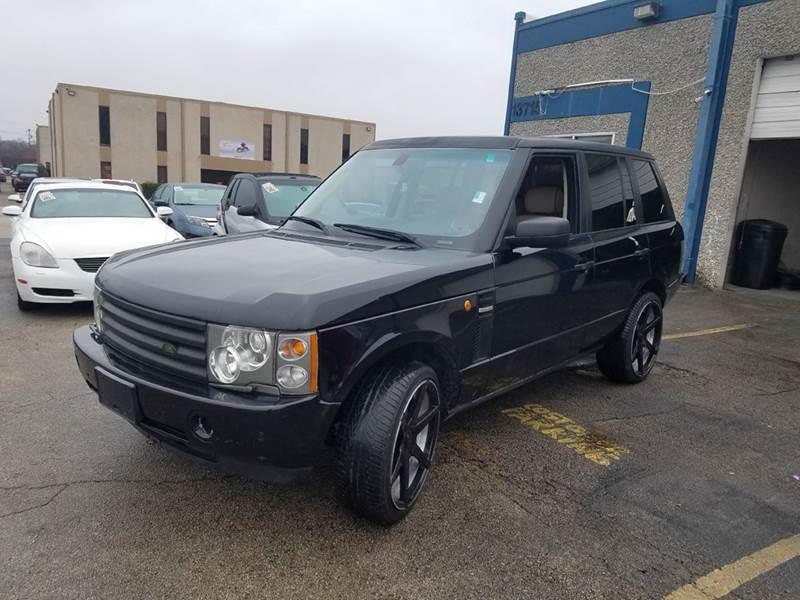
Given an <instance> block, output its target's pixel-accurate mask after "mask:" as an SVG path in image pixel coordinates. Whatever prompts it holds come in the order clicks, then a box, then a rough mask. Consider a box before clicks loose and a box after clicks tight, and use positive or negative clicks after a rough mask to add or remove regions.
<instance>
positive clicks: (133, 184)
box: [92, 179, 144, 195]
mask: <svg viewBox="0 0 800 600" xmlns="http://www.w3.org/2000/svg"><path fill="white" fill-rule="evenodd" d="M92 181H99V182H100V183H110V184H111V185H124V186H126V187H129V188H133V189H134V190H136V191H137V192H139V193H140V194H142V186H141V185H139V184H138V183H136V182H135V181H133V180H131V179H92ZM142 195H144V194H142Z"/></svg>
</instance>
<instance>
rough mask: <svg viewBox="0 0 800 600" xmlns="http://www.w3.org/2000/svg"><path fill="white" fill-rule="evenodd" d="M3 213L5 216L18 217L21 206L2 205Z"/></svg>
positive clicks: (20, 212)
mask: <svg viewBox="0 0 800 600" xmlns="http://www.w3.org/2000/svg"><path fill="white" fill-rule="evenodd" d="M3 214H4V215H6V216H7V217H18V216H20V215H21V214H22V207H21V206H4V207H3Z"/></svg>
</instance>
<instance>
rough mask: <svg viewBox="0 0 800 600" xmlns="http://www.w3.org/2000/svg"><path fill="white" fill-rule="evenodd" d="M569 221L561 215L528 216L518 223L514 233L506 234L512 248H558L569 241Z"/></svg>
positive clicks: (507, 241)
mask: <svg viewBox="0 0 800 600" xmlns="http://www.w3.org/2000/svg"><path fill="white" fill-rule="evenodd" d="M569 236H570V226H569V221H567V220H566V219H563V218H561V217H528V218H526V219H523V220H522V221H519V222H518V223H517V228H516V231H515V232H514V235H509V236H506V238H505V239H506V243H508V245H509V246H511V247H512V248H522V247H528V248H558V247H560V246H564V245H566V244H567V242H569Z"/></svg>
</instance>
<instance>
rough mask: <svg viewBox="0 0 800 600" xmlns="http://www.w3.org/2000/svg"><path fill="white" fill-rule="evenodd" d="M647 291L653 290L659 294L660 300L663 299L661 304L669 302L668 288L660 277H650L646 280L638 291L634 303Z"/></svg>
mask: <svg viewBox="0 0 800 600" xmlns="http://www.w3.org/2000/svg"><path fill="white" fill-rule="evenodd" d="M647 292H653V293H654V294H655V295H656V296H658V298H659V300H661V306H664V305H665V304H666V303H667V288H666V286H665V285H664V283H663V282H662V281H661V280H659V279H655V278H653V279H648V280H647V281H645V282H644V283H643V284H642V285H641V286H640V287H639V290H638V291H637V293H636V296H635V297H634V299H633V303H634V304H635V303H636V300H638V299H639V298H640V297H641V296H642V294H645V293H647Z"/></svg>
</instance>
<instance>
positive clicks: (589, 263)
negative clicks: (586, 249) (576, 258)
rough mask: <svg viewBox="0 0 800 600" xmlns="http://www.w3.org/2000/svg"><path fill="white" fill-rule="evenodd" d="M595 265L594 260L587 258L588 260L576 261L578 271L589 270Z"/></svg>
mask: <svg viewBox="0 0 800 600" xmlns="http://www.w3.org/2000/svg"><path fill="white" fill-rule="evenodd" d="M593 266H594V261H593V260H587V261H586V262H582V263H576V264H575V270H576V271H588V270H589V269H591V268H592V267H593Z"/></svg>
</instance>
